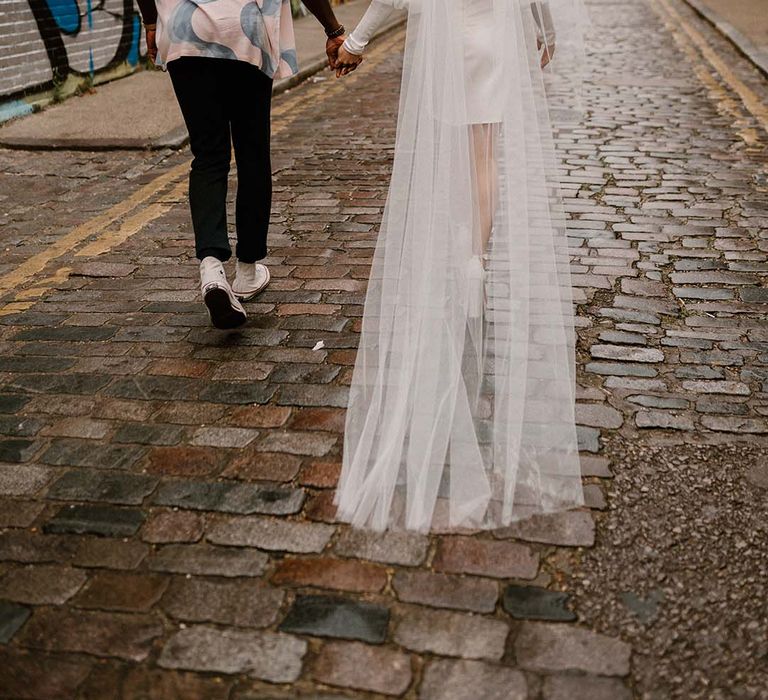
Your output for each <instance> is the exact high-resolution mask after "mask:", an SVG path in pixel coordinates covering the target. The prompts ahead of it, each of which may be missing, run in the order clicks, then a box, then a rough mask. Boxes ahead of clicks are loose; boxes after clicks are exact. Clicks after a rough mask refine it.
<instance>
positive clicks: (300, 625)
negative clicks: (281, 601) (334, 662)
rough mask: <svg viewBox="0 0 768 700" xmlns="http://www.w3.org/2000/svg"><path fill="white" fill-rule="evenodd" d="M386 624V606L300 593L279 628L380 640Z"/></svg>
mask: <svg viewBox="0 0 768 700" xmlns="http://www.w3.org/2000/svg"><path fill="white" fill-rule="evenodd" d="M388 625H389V610H388V609H387V608H385V607H383V606H381V605H376V604H373V603H366V602H357V601H352V600H348V599H345V598H338V597H333V596H320V595H300V596H297V597H296V600H295V601H294V603H293V605H292V606H291V608H290V610H289V611H288V614H287V615H286V616H285V619H284V620H283V621H282V622H281V623H280V627H279V629H280V630H282V631H284V632H293V633H295V634H309V635H313V636H317V637H336V638H339V639H350V640H359V641H362V642H368V643H369V644H380V643H381V642H383V641H384V639H385V638H386V635H387V627H388Z"/></svg>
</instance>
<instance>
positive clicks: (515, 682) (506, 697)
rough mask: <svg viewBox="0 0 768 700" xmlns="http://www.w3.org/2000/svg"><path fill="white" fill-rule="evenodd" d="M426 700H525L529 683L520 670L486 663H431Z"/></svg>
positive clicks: (424, 691)
mask: <svg viewBox="0 0 768 700" xmlns="http://www.w3.org/2000/svg"><path fill="white" fill-rule="evenodd" d="M419 697H420V698H422V699H423V700H474V699H475V698H479V697H481V698H483V700H525V699H526V698H527V697H528V684H527V683H526V680H525V676H524V675H523V674H522V673H521V672H520V671H518V670H517V669H512V668H505V667H504V666H496V665H492V664H488V663H484V662H482V661H467V660H461V661H448V660H445V659H440V660H436V661H431V662H430V663H429V665H428V666H427V668H426V670H425V672H424V680H423V681H422V685H421V693H420V695H419Z"/></svg>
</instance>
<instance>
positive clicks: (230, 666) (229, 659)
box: [158, 626, 307, 683]
mask: <svg viewBox="0 0 768 700" xmlns="http://www.w3.org/2000/svg"><path fill="white" fill-rule="evenodd" d="M306 650H307V643H306V642H305V641H303V640H301V639H296V638H295V637H290V636H288V635H284V634H275V633H274V632H250V631H248V632H245V631H239V630H219V629H214V628H213V627H204V626H199V627H198V626H196V627H190V628H189V629H185V630H180V631H179V632H177V633H176V634H175V635H174V636H173V637H171V639H170V641H169V642H168V643H167V644H166V646H165V648H164V649H163V653H162V654H161V656H160V659H159V660H158V664H159V665H160V666H162V667H163V668H182V669H183V668H188V669H192V670H195V671H212V672H217V673H229V674H247V675H249V676H252V677H254V678H259V679H262V680H265V681H270V682H271V683H290V682H291V681H294V680H296V679H297V678H298V676H299V673H301V665H302V660H303V658H304V655H305V653H306Z"/></svg>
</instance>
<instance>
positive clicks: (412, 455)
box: [335, 0, 584, 531]
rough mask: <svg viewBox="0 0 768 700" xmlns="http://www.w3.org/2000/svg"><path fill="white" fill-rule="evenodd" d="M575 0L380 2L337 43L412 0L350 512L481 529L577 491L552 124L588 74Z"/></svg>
mask: <svg viewBox="0 0 768 700" xmlns="http://www.w3.org/2000/svg"><path fill="white" fill-rule="evenodd" d="M580 3H581V0H549V2H531V0H410V2H407V1H406V0H373V2H372V3H371V6H370V8H369V9H368V11H367V13H366V15H365V16H364V17H363V19H362V21H361V22H360V24H359V26H358V27H357V28H356V29H355V31H354V32H353V33H352V34H351V35H350V36H349V37H348V38H347V40H346V42H345V44H344V46H343V47H342V49H341V50H340V51H339V57H338V62H337V65H336V68H337V71H338V74H339V75H342V74H346V73H348V72H349V71H351V70H354V68H355V67H356V65H357V64H358V63H359V62H360V61H361V60H362V54H363V52H364V50H365V47H366V45H367V43H368V41H369V39H370V38H371V36H372V35H373V34H374V33H375V31H376V30H377V29H378V28H379V27H380V26H381V25H382V24H383V23H384V22H385V21H386V20H387V19H388V18H389V16H390V14H391V13H392V12H393V11H394V9H395V8H396V7H403V6H406V7H408V10H409V18H408V35H407V40H406V50H405V62H404V69H403V81H402V91H401V97H400V115H399V122H398V134H397V142H396V146H395V160H394V167H393V174H392V182H391V185H390V191H389V198H388V201H387V206H386V209H385V213H384V218H383V221H382V225H381V231H380V234H379V238H378V244H377V248H376V252H375V255H374V260H373V266H372V272H371V278H370V283H369V288H368V294H367V298H366V302H365V313H364V318H363V329H362V335H361V341H360V349H359V351H358V355H357V362H356V365H355V371H354V376H353V381H352V387H351V392H350V400H349V408H348V413H347V424H346V432H345V445H344V459H343V469H342V474H341V478H340V482H339V487H338V490H337V492H336V497H335V503H336V505H337V517H338V518H339V519H340V520H342V521H347V522H350V523H352V524H353V525H355V526H358V527H367V528H373V529H376V530H383V529H386V528H406V529H411V530H418V531H429V530H430V529H432V530H449V529H457V528H473V529H478V528H483V529H487V528H496V527H501V526H505V525H508V524H510V523H511V522H513V521H516V520H519V519H521V518H526V517H529V516H531V515H533V514H537V513H551V512H555V511H560V510H564V509H568V508H573V507H578V506H580V505H582V504H583V495H582V486H581V476H580V468H579V455H578V443H577V437H576V427H575V419H574V409H575V405H574V404H575V400H574V386H575V381H574V365H575V358H574V328H573V307H572V303H573V302H572V296H571V287H570V278H569V270H568V262H569V261H568V250H567V237H566V231H565V216H564V213H563V207H562V200H561V197H560V194H559V188H558V182H557V179H558V176H559V173H558V170H557V161H556V158H555V152H554V144H553V135H552V127H551V122H550V113H551V112H552V110H554V109H555V108H557V107H559V106H560V104H559V100H560V99H563V100H567V99H569V95H570V96H571V97H572V96H573V91H572V90H570V88H572V87H573V86H574V85H575V84H576V82H577V81H576V80H575V79H573V78H574V76H568V75H567V73H568V70H569V69H575V68H576V67H577V65H578V63H579V62H578V60H577V54H578V44H579V41H578V39H579V35H580V27H581V26H582V21H583V18H584V14H583V8H582V6H581V4H580ZM555 46H557V52H555ZM555 55H557V58H556V59H555V60H553V61H552V63H551V65H548V64H550V60H551V59H553V58H554V57H555ZM558 63H560V64H561V66H562V69H563V70H560V72H559V73H558V72H557V70H555V67H556V65H557V64H558ZM574 75H575V74H574ZM558 77H559V80H558V79H557V78H558Z"/></svg>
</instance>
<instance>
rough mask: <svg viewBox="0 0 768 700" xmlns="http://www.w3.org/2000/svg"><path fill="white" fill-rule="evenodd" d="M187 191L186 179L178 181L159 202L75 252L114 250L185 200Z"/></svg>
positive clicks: (87, 253) (86, 254)
mask: <svg viewBox="0 0 768 700" xmlns="http://www.w3.org/2000/svg"><path fill="white" fill-rule="evenodd" d="M186 191H187V181H186V179H185V180H184V181H182V182H180V183H178V184H177V185H176V186H175V187H174V188H173V189H172V190H171V191H170V192H168V194H166V195H163V198H162V199H161V200H160V201H159V202H153V203H152V204H150V205H149V206H147V207H144V208H143V209H141V210H139V211H138V212H136V213H135V214H132V215H131V216H129V217H128V218H127V219H124V220H123V222H122V223H121V224H120V226H119V227H118V228H117V229H114V230H107V231H104V233H102V234H101V235H100V236H98V237H97V238H96V239H95V240H93V241H92V242H91V243H89V244H88V245H86V246H84V247H83V248H81V249H80V250H78V251H77V252H76V253H75V256H76V257H95V256H97V255H101V254H102V253H106V252H107V251H110V250H112V248H114V247H116V246H118V245H120V244H121V243H124V242H125V241H127V240H128V239H129V238H130V237H131V236H133V235H134V234H135V233H138V232H139V231H141V230H142V229H143V228H144V227H145V226H146V225H147V224H148V223H149V222H150V221H154V220H155V219H157V218H159V217H161V216H162V215H163V214H165V213H167V212H169V211H170V210H171V209H172V208H173V207H175V206H176V205H177V204H179V203H180V202H182V201H184V195H185V194H186Z"/></svg>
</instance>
